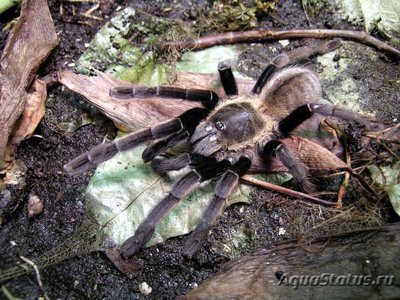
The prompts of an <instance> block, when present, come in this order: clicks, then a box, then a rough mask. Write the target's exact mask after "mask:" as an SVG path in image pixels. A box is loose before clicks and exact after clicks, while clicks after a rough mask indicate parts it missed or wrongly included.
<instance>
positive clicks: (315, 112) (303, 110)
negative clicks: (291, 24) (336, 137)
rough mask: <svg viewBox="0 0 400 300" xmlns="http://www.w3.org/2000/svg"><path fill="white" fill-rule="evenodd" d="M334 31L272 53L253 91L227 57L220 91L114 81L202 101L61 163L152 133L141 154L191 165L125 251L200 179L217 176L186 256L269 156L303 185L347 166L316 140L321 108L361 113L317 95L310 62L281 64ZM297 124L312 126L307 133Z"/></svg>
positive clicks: (100, 156)
mask: <svg viewBox="0 0 400 300" xmlns="http://www.w3.org/2000/svg"><path fill="white" fill-rule="evenodd" d="M340 44H341V41H340V40H338V39H336V40H332V41H328V42H320V43H317V44H315V45H314V46H313V47H307V46H305V47H300V48H297V49H294V50H292V51H290V52H288V53H286V54H281V55H279V56H277V57H276V58H275V59H273V60H272V62H271V63H270V64H269V65H268V66H267V67H266V69H265V70H264V71H263V72H262V74H261V76H260V77H259V78H258V80H257V82H256V84H255V85H254V87H253V88H252V90H251V91H240V93H239V91H238V88H237V84H236V81H235V78H234V76H233V73H232V69H231V66H230V64H229V63H227V62H221V63H220V64H219V65H218V71H219V75H220V82H221V84H222V86H223V89H224V94H225V95H217V93H215V92H214V91H211V90H204V89H184V88H178V87H172V86H157V87H142V86H135V87H132V86H129V87H116V88H112V89H111V91H110V95H111V96H113V97H117V98H135V97H139V96H140V97H141V98H147V97H148V98H151V97H155V96H157V97H162V98H166V99H168V98H170V99H183V100H187V101H197V102H200V103H201V104H202V107H196V108H192V109H190V110H188V111H186V112H184V113H183V114H181V115H180V116H178V117H176V118H173V119H170V120H167V121H165V122H162V123H159V124H157V125H155V126H153V127H151V128H146V129H142V130H139V131H136V132H133V133H131V134H129V135H126V136H124V137H123V138H121V139H119V140H117V141H114V142H111V143H106V144H102V145H98V146H96V147H94V148H92V149H91V150H89V151H88V152H86V153H83V154H81V155H80V156H78V157H77V158H75V159H73V160H72V161H70V162H69V163H68V164H66V165H65V166H64V169H65V171H66V172H67V173H69V174H70V175H73V174H77V173H79V172H83V171H85V170H87V169H88V168H90V167H92V166H95V165H97V164H98V163H100V162H103V161H106V160H108V159H110V158H111V157H113V156H114V155H115V154H117V153H118V152H120V151H126V150H128V149H131V148H133V147H135V146H137V145H139V144H142V143H145V142H148V141H150V140H153V142H152V143H151V144H150V145H149V146H148V147H147V148H146V149H145V150H144V152H143V154H142V158H143V160H144V161H145V162H149V161H152V164H153V168H154V170H155V171H157V172H160V173H165V172H168V171H173V170H179V169H182V168H184V167H186V166H191V167H192V168H191V171H189V172H188V173H187V174H186V175H184V176H183V177H182V178H181V179H179V180H178V181H177V182H176V183H175V184H174V185H173V187H172V189H171V191H170V192H169V193H168V194H167V195H166V197H165V198H164V199H163V200H162V201H161V202H160V203H159V204H158V205H156V206H155V207H154V208H153V210H152V211H151V212H150V214H149V215H148V216H147V218H146V219H145V220H144V221H143V222H142V223H141V224H140V225H139V227H138V228H137V230H136V232H135V234H134V236H132V237H130V238H129V239H128V240H126V241H125V242H124V243H123V244H122V246H121V249H120V250H121V254H122V255H123V256H124V257H129V256H132V255H133V254H135V253H136V252H137V251H138V250H140V249H141V248H142V247H143V246H144V245H145V244H146V243H147V242H148V241H149V239H150V238H151V237H152V235H153V233H154V230H155V227H156V226H157V224H158V223H159V222H160V220H161V219H162V218H163V217H164V216H166V215H167V214H168V213H169V212H170V211H171V209H172V208H173V207H174V206H175V205H176V204H177V203H179V202H180V201H181V200H182V199H183V198H184V197H185V196H186V195H188V194H189V193H190V192H191V191H193V190H194V189H195V188H196V187H197V186H198V185H199V184H200V183H201V182H204V181H206V180H210V179H214V178H215V179H217V183H216V185H215V191H214V196H213V199H212V200H211V202H210V204H209V206H208V208H207V209H206V211H205V213H204V215H203V217H202V219H201V221H200V224H199V225H198V226H197V228H196V229H195V230H194V231H193V233H192V234H191V236H190V237H189V239H188V241H187V243H186V245H185V249H184V253H185V254H186V255H187V256H189V257H191V256H192V255H193V254H194V253H195V252H196V251H197V250H199V248H200V247H201V245H202V243H203V241H204V240H205V239H206V237H207V234H208V232H209V230H210V228H211V227H212V226H213V224H215V222H216V220H217V218H218V216H219V215H220V214H221V213H222V211H223V210H224V208H225V206H226V199H227V198H228V196H229V195H230V193H231V192H232V191H233V189H235V187H236V186H237V185H238V184H239V179H240V177H241V176H243V175H244V174H246V173H265V172H268V171H269V170H271V165H272V164H277V163H278V164H281V165H282V166H283V167H284V168H285V169H286V170H287V171H289V172H290V173H291V174H292V175H293V178H294V181H295V182H297V183H298V185H299V186H300V187H301V188H302V189H303V190H304V191H306V192H310V191H312V190H313V184H312V183H311V182H310V180H309V178H308V173H309V171H310V170H338V169H345V170H347V171H349V172H350V173H351V174H354V175H356V174H355V173H354V172H352V170H351V168H349V167H348V166H347V165H346V164H345V163H344V161H342V160H341V159H339V158H338V157H337V156H336V155H335V154H334V153H333V152H331V151H330V150H328V149H327V148H325V147H323V146H322V145H321V143H317V142H314V141H313V137H315V135H317V130H318V126H319V124H320V121H321V119H322V117H323V116H325V117H330V118H339V119H342V120H351V121H358V122H360V123H362V124H365V122H366V121H365V120H364V119H363V118H362V117H361V116H360V115H357V114H356V113H353V112H352V111H349V110H344V109H340V108H336V107H334V106H332V105H331V104H329V103H323V102H320V101H321V98H322V92H321V84H320V81H319V79H318V78H317V77H316V75H315V74H314V73H313V72H311V71H310V70H308V69H305V68H300V67H288V68H284V67H285V66H287V65H289V64H292V63H293V62H295V61H297V60H299V59H303V58H307V57H309V56H312V55H315V54H320V53H326V52H330V51H332V50H334V49H336V48H337V47H339V46H340ZM301 130H303V131H304V130H305V131H307V132H309V133H310V132H311V133H314V136H313V135H312V134H311V136H310V137H309V138H304V137H301V136H300V135H298V134H297V133H298V132H300V131H301ZM181 143H188V144H189V145H190V146H191V151H190V152H188V153H183V154H180V155H178V156H175V157H172V158H171V157H168V158H166V157H165V156H164V157H163V154H165V153H166V152H168V150H169V149H171V148H174V147H175V146H177V145H178V144H181Z"/></svg>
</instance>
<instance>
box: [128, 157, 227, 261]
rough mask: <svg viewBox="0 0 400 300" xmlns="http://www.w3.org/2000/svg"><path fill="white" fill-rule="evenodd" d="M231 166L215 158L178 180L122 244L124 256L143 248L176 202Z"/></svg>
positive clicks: (225, 161)
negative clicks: (132, 234)
mask: <svg viewBox="0 0 400 300" xmlns="http://www.w3.org/2000/svg"><path fill="white" fill-rule="evenodd" d="M230 166H231V163H230V162H229V161H228V160H223V161H220V162H216V160H214V162H213V163H208V164H206V165H204V166H199V167H198V168H196V169H195V170H193V171H191V172H190V173H188V174H186V175H185V176H184V177H182V178H181V179H180V180H178V181H177V182H176V183H175V184H174V185H173V186H172V189H171V191H170V192H169V193H168V195H167V196H166V197H165V198H164V199H163V200H161V202H160V203H158V204H157V205H156V207H154V208H153V210H152V211H151V212H150V214H149V215H148V216H147V218H146V219H145V220H144V221H143V222H142V223H141V224H140V225H139V227H138V228H137V230H136V232H135V234H134V236H132V237H130V238H129V239H127V240H126V241H125V242H124V243H123V244H122V246H121V254H122V256H124V257H129V256H132V255H133V254H135V253H136V252H137V251H138V250H140V249H141V248H143V247H144V245H145V244H146V243H147V242H148V241H149V240H150V238H151V237H152V235H153V233H154V230H155V228H156V226H157V224H158V223H159V222H160V221H161V219H162V218H164V217H165V216H166V215H167V214H168V213H169V212H170V211H171V210H172V209H173V208H174V206H175V205H176V204H178V203H179V202H180V201H181V200H182V199H183V198H184V197H185V196H186V195H188V194H189V193H190V192H191V191H193V190H194V189H195V188H196V187H197V186H198V185H199V184H200V183H201V182H202V181H205V180H208V179H211V178H214V177H216V176H218V175H219V174H221V173H222V172H223V171H224V170H225V169H227V168H229V167H230Z"/></svg>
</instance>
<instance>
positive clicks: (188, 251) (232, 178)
mask: <svg viewBox="0 0 400 300" xmlns="http://www.w3.org/2000/svg"><path fill="white" fill-rule="evenodd" d="M250 165H251V161H250V159H248V158H247V157H244V156H242V157H240V158H239V160H238V162H237V163H236V164H234V165H233V166H232V167H231V168H229V170H227V171H226V172H225V173H224V174H223V175H222V176H221V178H220V179H219V181H218V183H217V185H216V187H215V190H214V197H213V199H212V200H211V203H210V205H209V206H208V207H207V209H206V211H205V212H204V214H203V217H202V218H201V222H200V224H199V225H198V226H197V227H196V229H195V230H194V231H193V232H192V234H191V235H190V237H189V239H188V241H187V242H186V244H185V248H184V250H183V252H184V254H185V255H186V256H187V257H189V258H191V257H192V256H193V255H194V254H195V253H196V252H197V251H198V250H199V249H200V247H201V246H202V245H203V243H204V241H205V240H206V238H207V235H208V232H209V230H210V229H211V227H212V226H214V224H215V223H216V221H217V218H218V217H219V216H220V215H221V213H222V212H223V211H224V209H225V207H226V199H227V198H228V197H229V195H230V194H231V193H232V191H233V190H234V188H235V187H236V186H237V185H238V183H239V178H240V177H241V176H243V175H244V174H245V173H246V172H247V170H248V169H249V168H250Z"/></svg>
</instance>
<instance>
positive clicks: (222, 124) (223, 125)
mask: <svg viewBox="0 0 400 300" xmlns="http://www.w3.org/2000/svg"><path fill="white" fill-rule="evenodd" d="M215 127H216V128H217V129H218V130H219V131H223V130H224V129H225V128H226V126H225V124H224V123H223V122H221V121H217V122H215Z"/></svg>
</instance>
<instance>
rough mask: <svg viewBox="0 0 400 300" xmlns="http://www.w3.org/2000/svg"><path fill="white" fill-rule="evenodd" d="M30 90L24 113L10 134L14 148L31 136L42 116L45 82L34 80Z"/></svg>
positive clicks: (45, 93)
mask: <svg viewBox="0 0 400 300" xmlns="http://www.w3.org/2000/svg"><path fill="white" fill-rule="evenodd" d="M31 90H32V91H30V92H29V94H28V96H27V99H26V104H25V108H24V111H23V112H22V114H21V117H20V118H19V119H18V120H17V122H16V123H15V125H14V128H13V131H12V133H11V139H10V144H11V146H13V147H14V148H15V147H17V146H18V145H19V144H20V143H21V142H22V141H23V140H26V139H28V138H30V137H31V136H32V134H33V132H34V131H35V129H36V127H37V126H38V124H39V122H40V121H41V120H42V118H43V116H44V111H45V102H46V98H47V89H46V82H44V81H42V80H40V79H38V78H36V79H35V81H34V82H33V85H32V88H31Z"/></svg>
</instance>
